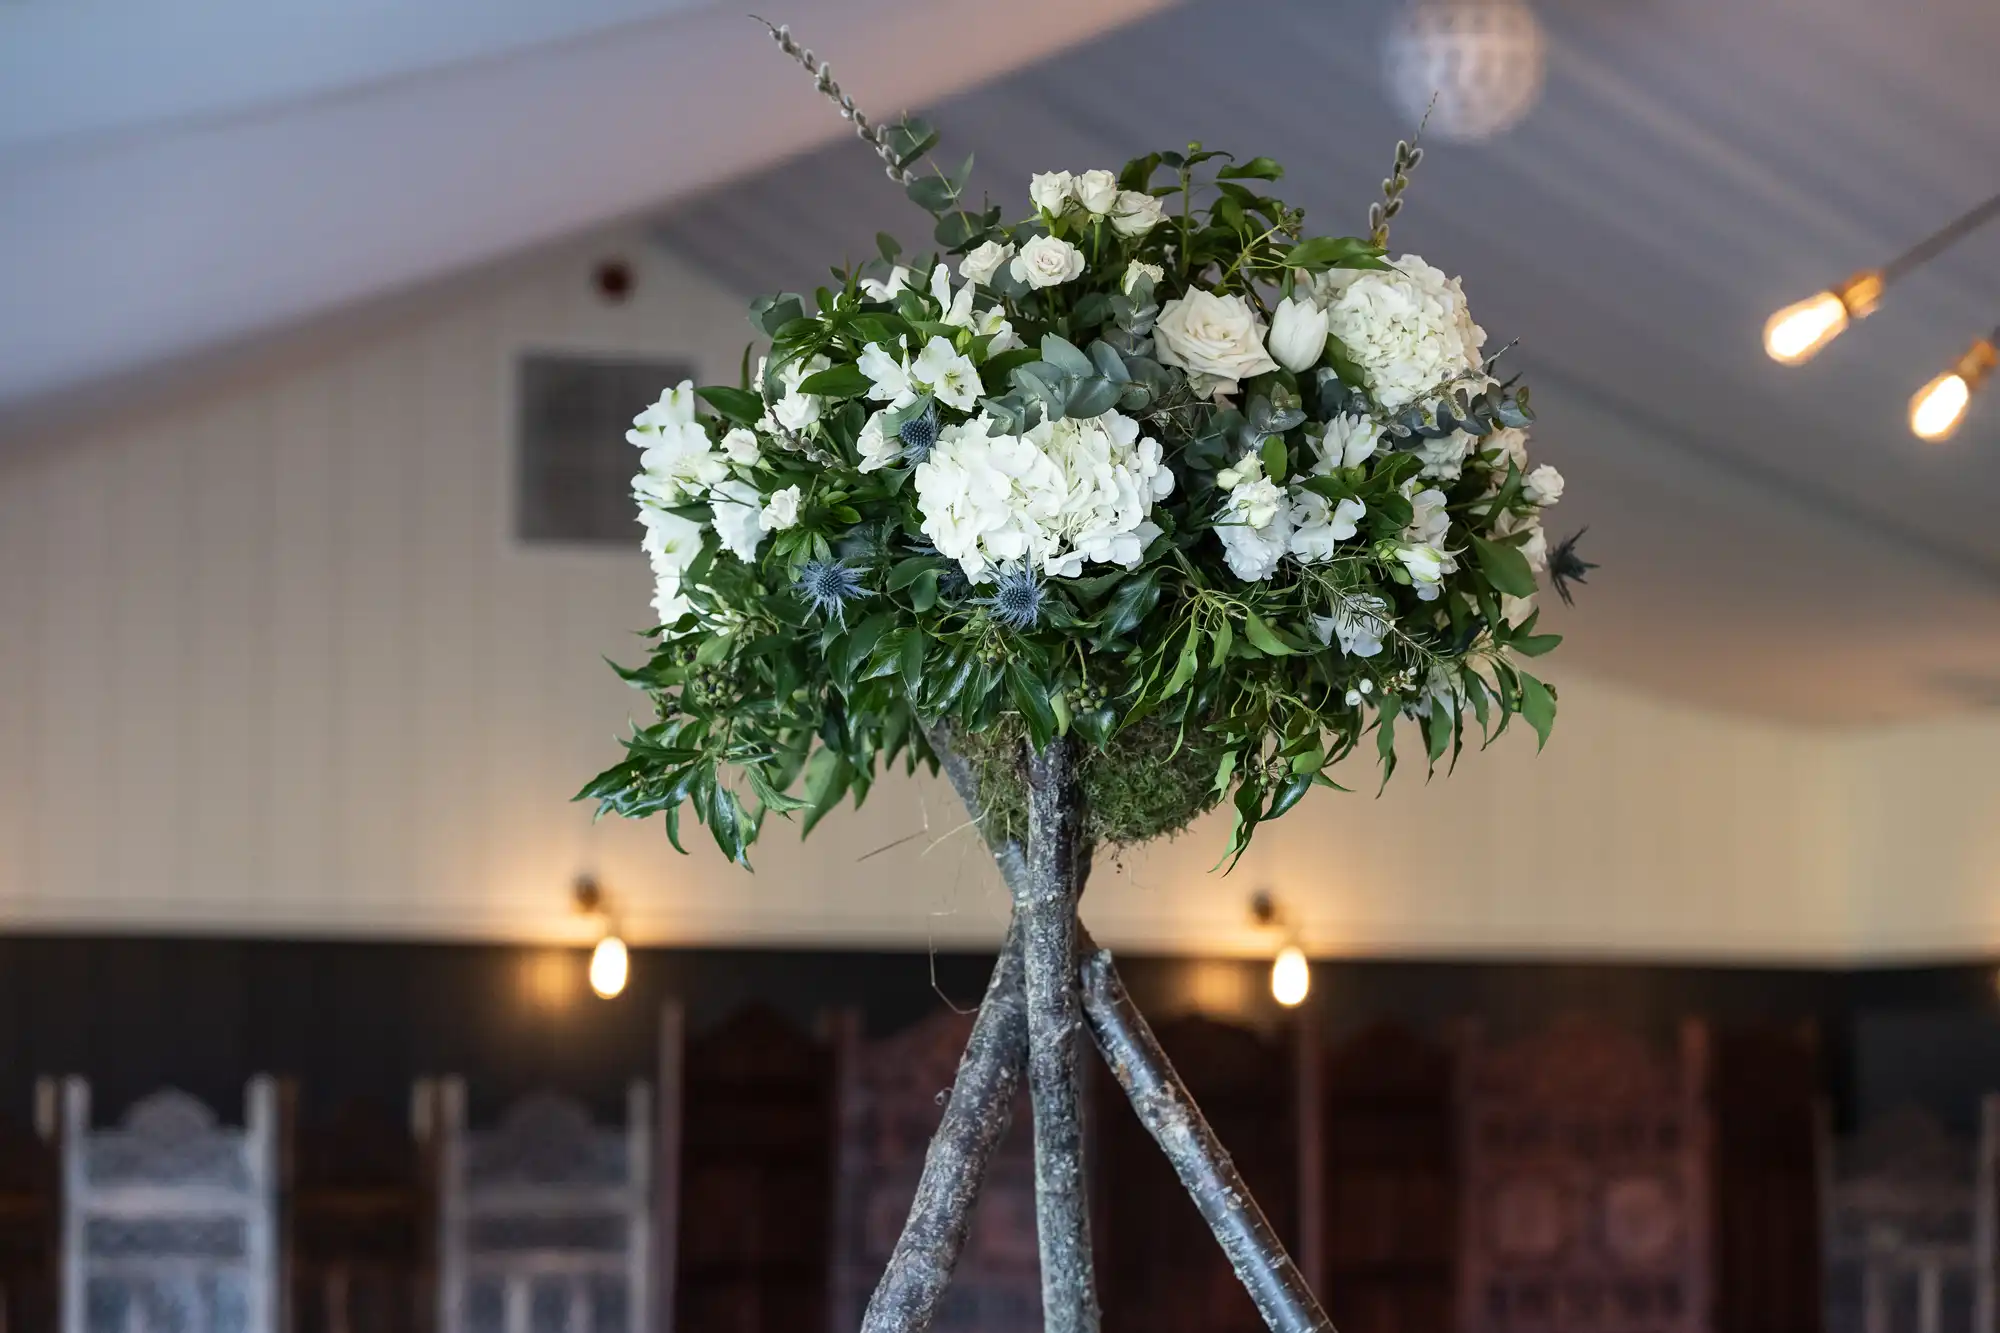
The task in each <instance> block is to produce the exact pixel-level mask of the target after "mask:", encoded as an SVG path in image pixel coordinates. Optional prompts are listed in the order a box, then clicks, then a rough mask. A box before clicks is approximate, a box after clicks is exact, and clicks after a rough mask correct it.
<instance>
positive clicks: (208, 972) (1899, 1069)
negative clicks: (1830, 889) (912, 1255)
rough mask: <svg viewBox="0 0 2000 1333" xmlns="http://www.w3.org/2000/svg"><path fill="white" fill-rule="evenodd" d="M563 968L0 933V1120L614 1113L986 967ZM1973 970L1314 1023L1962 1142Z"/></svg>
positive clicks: (815, 963)
mask: <svg viewBox="0 0 2000 1333" xmlns="http://www.w3.org/2000/svg"><path fill="white" fill-rule="evenodd" d="M584 963H585V955H584V953H583V952H582V951H580V950H570V949H539V948H528V947H513V946H497V945H434V944H403V943H379V942H367V943H360V942H339V941H311V942H297V941H257V940H236V939H228V940H223V939H183V938H128V937H68V936H64V937H55V936H28V935H15V936H0V1117H7V1118H17V1117H21V1116H24V1115H25V1114H26V1113H27V1109H28V1107H29V1104H30V1096H31V1087H32V1084H33V1080H34V1078H35V1077H36V1075H38V1074H69V1073H78V1074H84V1075H86V1076H88V1077H89V1078H90V1079H91V1081H92V1084H93V1087H94V1089H95V1100H96V1104H97V1115H98V1117H99V1118H100V1119H110V1118H114V1117H116V1116H117V1115H118V1114H119V1112H120V1111H121V1110H122V1109H123V1107H124V1106H126V1105H127V1104H129V1103H130V1102H131V1101H132V1100H134V1099H136V1098H137V1097H139V1096H142V1095H144V1094H145V1093H146V1092H148V1091H150V1090H152V1089H154V1088H157V1087H159V1086H160V1085H162V1084H172V1085H175V1086H178V1087H181V1088H184V1089H186V1090H188V1091H189V1092H192V1093H194V1094H195V1095H197V1096H199V1097H202V1098H203V1099H205V1100H207V1101H209V1102H210V1103H211V1104H214V1105H217V1106H219V1107H222V1108H225V1109H233V1108H235V1107H236V1106H237V1105H238V1104H239V1098H240V1093H241V1089H242V1085H243V1081H244V1079H245V1078H247V1077H248V1076H249V1075H250V1074H252V1073H255V1072H259V1071H267V1072H271V1073H277V1074H282V1075H289V1076H293V1077H295V1078H297V1079H298V1080H299V1085H300V1089H301V1094H302V1097H303V1099H304V1104H303V1107H302V1110H303V1111H304V1113H305V1114H306V1115H307V1116H308V1117H310V1116H313V1115H315V1114H316V1113H323V1112H325V1111H328V1110H330V1109H331V1108H332V1107H334V1106H336V1105H338V1104H339V1103H341V1102H344V1101H348V1100H351V1099H355V1098H366V1099H369V1100H373V1101H377V1102H379V1103H381V1104H383V1105H384V1106H390V1107H398V1106H401V1105H402V1104H403V1103H404V1101H405V1099H406V1098H407V1096H408V1090H409V1085H410V1082H411V1080H412V1079H414V1078H416V1077H419V1076H422V1075H425V1074H435V1073H444V1072H455V1073H462V1074H465V1075H466V1076H467V1077H468V1080H469V1083H470V1086H471V1088H472V1090H473V1096H474V1099H475V1111H477V1110H478V1109H479V1107H478V1105H477V1104H478V1103H480V1102H487V1103H494V1102H499V1101H504V1100H507V1099H511V1098H512V1097H513V1096H515V1095H517V1094H518V1093H520V1092H524V1091H527V1090H529V1089H532V1088H536V1087H543V1086H554V1087H558V1088H562V1089H564V1090H566V1091H568V1092H570V1093H572V1094H573V1095H576V1096H579V1097H582V1098H584V1099H585V1100H587V1101H589V1102H591V1103H593V1104H595V1105H596V1106H598V1107H600V1108H601V1109H602V1110H603V1112H604V1113H605V1114H607V1115H609V1114H614V1113H615V1112H617V1110H618V1108H619V1107H620V1105H621V1104H622V1103H621V1097H622V1089H623V1087H624V1085H625V1083H626V1081H627V1080H629V1079H633V1078H648V1077H651V1075H652V1072H653V1065H654V1059H655V1051H654V1043H655V1040H656V1015H657V1012H658V1008H659V1005H660V1003H661V1002H662V1001H663V1000H664V999H666V998H668V997H677V998H679V999H680V1000H681V1001H682V1002H683V1003H684V1004H685V1005H686V1006H687V1009H688V1014H689V1021H690V1024H691V1025H692V1026H693V1027H694V1028H695V1029H696V1030H697V1031H699V1030H701V1029H702V1028H704V1027H706V1026H708V1025H710V1024H713V1023H715V1022H717V1021H719V1020H720V1019H721V1018H723V1017H724V1016H726V1015H728V1014H729V1013H732V1012H734V1011H735V1010H736V1009H738V1008H740V1007H741V1006H742V1005H744V1004H746V1003H748V1002H750V1001H752V1000H760V1001H763V1002H765V1003H768V1004H771V1005H773V1006H775V1007H777V1008H778V1009H780V1010H781V1011H783V1012H785V1013H787V1014H789V1015H790V1016H791V1017H793V1018H794V1019H795V1020H797V1021H800V1022H810V1021H812V1020H813V1019H814V1018H815V1016H817V1015H819V1014H823V1013H827V1012H830V1011H832V1010H837V1009H852V1010H855V1011H857V1012H858V1013H859V1014H860V1015H861V1017H862V1022H863V1024H864V1027H865V1028H866V1030H868V1031H869V1032H871V1033H876V1034H881V1033H887V1032H891V1031H895V1030H898V1029H900V1028H902V1027H904V1026H906V1025H908V1024H909V1023H912V1022H914V1021H916V1020H917V1019H919V1018H921V1017H923V1016H924V1015H926V1014H927V1013H930V1012H932V1011H933V1010H934V1009H936V1008H937V1007H938V1006H941V1005H943V1004H945V1003H947V1002H950V1003H956V1004H958V1005H961V1006H969V1005H971V1004H973V1003H976V1002H977V999H978V996H979V993H980V989H981V987H982V985H983V984H984V980H985V975H986V970H987V967H988V960H987V959H986V958H985V957H982V956H977V955H967V954H938V955H936V956H935V957H933V956H929V955H926V954H922V953H861V952H832V951H781V950H721V949H692V950H636V951H635V952H634V954H633V967H632V981H631V984H630V986H629V987H628V989H627V990H626V992H625V993H624V994H623V995H622V996H620V997H619V998H618V999H616V1000H612V1001H603V1000H599V999H597V998H596V997H595V996H594V995H592V994H591V993H590V991H589V988H588V985H587V984H586V981H585V979H584ZM1121 967H1122V968H1123V970H1124V972H1125V975H1126V978H1127V981H1128V983H1129V984H1130V985H1131V988H1132V990H1133V991H1134V993H1135V995H1136V996H1137V998H1138V999H1139V1001H1140V1003H1141V1005H1142V1006H1144V1007H1145V1008H1146V1009H1147V1010H1148V1011H1149V1012H1151V1013H1155V1014H1157V1015H1159V1016H1160V1017H1162V1018H1164V1017H1168V1016H1171V1015H1173V1014H1177V1013H1186V1012H1190V1011H1197V1012H1206V1013H1209V1014H1211V1015H1213V1016H1216V1017H1221V1018H1226V1019H1230V1020H1232V1021H1236V1022H1247V1023H1250V1024H1252V1025H1262V1024H1268V1023H1271V1022H1274V1021H1275V1020H1276V1018H1277V1015H1278V1012H1279V1011H1278V1010H1277V1009H1276V1007H1275V1005H1274V1004H1273V1003H1272V1001H1271V1000H1270V998H1269V993H1268V990H1267V989H1266V986H1265V978H1264V968H1263V966H1262V965H1261V964H1257V963H1246V962H1227V961H1217V960H1204V959H1176V958H1156V957H1133V958H1129V959H1123V960H1121ZM1994 975H1995V974H1994V968H1993V967H1992V965H1990V964H1966V965H1962V966H1951V967H1928V968H1897V969H1871V970H1863V971H1848V972H1841V971H1832V970H1819V969H1804V968H1749V967H1742V968H1738V967H1676V966H1658V965H1630V964H1617V963H1601V964H1600V963H1588V964H1586V963H1535V962H1506V963H1501V962H1406V961H1349V960H1342V961H1321V962H1319V963H1318V964H1316V965H1315V968H1314V984H1313V993H1312V998H1311V1000H1310V1001H1309V1003H1310V1004H1311V1005H1313V1006H1314V1007H1315V1009H1316V1010H1317V1011H1318V1014H1319V1016H1320V1019H1321V1022H1322V1025H1323V1027H1324V1028H1325V1029H1326V1030H1328V1031H1329V1032H1330V1033H1331V1034H1333V1035H1336V1036H1337V1035H1338V1034H1339V1033H1341V1032H1343V1031H1345V1030H1349V1029H1352V1028H1355V1027H1358V1026H1360V1025H1362V1024H1364V1023H1367V1022H1371V1021H1374V1020H1376V1019H1380V1018H1398V1019H1401V1020H1403V1021H1405V1022H1407V1023H1410V1024H1411V1025H1412V1026H1415V1027H1418V1028H1420V1029H1424V1030H1428V1031H1432V1032H1435V1033H1439V1034H1444V1033H1446V1032H1448V1031H1449V1030H1450V1029H1451V1028H1452V1027H1453V1026H1454V1025H1456V1024H1458V1023H1460V1022H1462V1021H1465V1020H1468V1019H1470V1020H1474V1021H1477V1022H1480V1023H1482V1024H1484V1025H1485V1026H1486V1028H1487V1029H1488V1030H1489V1031H1492V1032H1496V1033H1505V1032H1510V1031H1521V1030H1526V1029H1530V1028H1533V1027H1535V1026H1538V1025H1540V1024H1542V1023H1544V1022H1546V1021H1548V1020H1549V1019H1551V1018H1554V1017H1556V1016H1558V1015H1561V1014H1564V1013H1577V1012H1586V1013H1592V1014H1597V1015H1600V1016H1604V1017H1608V1018H1612V1019H1614V1020H1616V1021H1618V1022H1620V1023H1623V1024H1625V1025H1628V1026H1631V1027H1634V1028H1637V1029H1640V1030H1644V1031H1649V1032H1654V1033H1659V1034H1664V1033H1666V1032H1667V1031H1668V1030H1669V1029H1670V1028H1671V1027H1672V1026H1673V1025H1675V1024H1676V1023H1678V1022H1679V1021H1680V1019H1682V1018H1683V1017H1685V1016H1690V1015H1692V1016H1699V1017H1704V1018H1707V1019H1709V1020H1711V1021H1712V1022H1713V1023H1715V1024H1716V1025H1718V1026H1719V1027H1779V1028H1786V1029H1794V1030H1797V1029H1807V1030H1810V1031H1812V1032H1813V1033H1815V1034H1816V1039H1817V1042H1818V1046H1819V1051H1820V1056H1821V1068H1822V1071H1823V1077H1824V1080H1825V1086H1826V1091H1827V1093H1828V1095H1829V1097H1830V1098H1831V1099H1832V1101H1833V1104H1834V1106H1835V1108H1836V1112H1837V1114H1838V1115H1839V1117H1840V1118H1841V1120H1842V1121H1844V1122H1851V1121H1852V1120H1853V1118H1854V1117H1855V1116H1856V1115H1858V1114H1873V1113H1875V1112H1879V1111H1881V1110H1884V1109H1887V1108H1889V1107H1891V1106H1894V1105H1896V1104H1899V1103H1901V1102H1904V1101H1916V1102H1918V1103H1919V1104H1922V1105H1925V1106H1927V1108H1928V1109H1930V1110H1932V1111H1933V1112H1934V1113H1936V1114H1938V1115H1940V1116H1942V1117H1944V1118H1945V1119H1946V1120H1947V1121H1949V1122H1951V1123H1954V1124H1956V1125H1959V1126H1961V1127H1964V1126H1969V1125H1970V1124H1971V1122H1972V1118H1973V1115H1974V1110H1973V1101H1974V1099H1975V1098H1976V1096H1977V1094H1978V1092H1979V1091H1981V1090H1983V1089H1986V1088H2000V997H1996V992H1995V988H1994Z"/></svg>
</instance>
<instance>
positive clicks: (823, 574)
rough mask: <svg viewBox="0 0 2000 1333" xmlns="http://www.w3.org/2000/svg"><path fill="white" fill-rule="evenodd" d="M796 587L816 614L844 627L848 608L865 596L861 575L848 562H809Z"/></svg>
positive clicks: (800, 573)
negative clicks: (832, 619)
mask: <svg viewBox="0 0 2000 1333" xmlns="http://www.w3.org/2000/svg"><path fill="white" fill-rule="evenodd" d="M792 586H793V587H795V588H797V589H798V590H799V596H801V597H803V598H805V599H806V602H807V603H808V604H809V605H810V606H811V607H812V608H813V610H815V611H817V612H819V613H820V614H821V615H823V616H832V617H833V618H834V619H836V620H838V621H840V622H841V623H842V624H843V625H844V624H846V623H847V616H846V613H845V610H844V608H845V604H846V603H847V602H848V601H849V600H850V599H851V598H855V597H860V596H862V595H863V589H862V587H861V571H860V570H858V569H856V568H854V566H852V565H850V564H848V563H847V562H846V561H845V560H808V561H806V563H805V564H804V566H802V567H801V568H800V570H799V576H798V577H797V578H796V579H794V580H793V581H792Z"/></svg>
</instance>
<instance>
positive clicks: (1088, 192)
mask: <svg viewBox="0 0 2000 1333" xmlns="http://www.w3.org/2000/svg"><path fill="white" fill-rule="evenodd" d="M1076 201H1077V202H1078V203H1079V204H1082V205H1083V206H1084V207H1085V208H1086V209H1088V210H1089V211H1090V212H1092V213H1095V214H1097V215H1098V216H1099V217H1102V216H1103V215H1104V214H1106V213H1109V212H1110V211H1111V210H1112V208H1113V207H1114V206H1116V204H1117V203H1118V178H1117V177H1116V176H1114V175H1112V174H1111V173H1110V172H1108V171H1086V172H1084V173H1083V174H1082V175H1081V176H1078V177H1077V178H1076Z"/></svg>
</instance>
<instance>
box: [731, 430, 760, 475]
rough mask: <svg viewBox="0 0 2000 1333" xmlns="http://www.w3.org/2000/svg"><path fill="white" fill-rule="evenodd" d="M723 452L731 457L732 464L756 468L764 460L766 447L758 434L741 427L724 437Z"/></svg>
mask: <svg viewBox="0 0 2000 1333" xmlns="http://www.w3.org/2000/svg"><path fill="white" fill-rule="evenodd" d="M722 452H723V453H725V454H728V455H729V461H730V462H732V463H740V464H742V465H743V466H744V467H756V466H757V464H758V463H759V462H761V461H763V458H764V446H763V444H762V442H761V441H759V440H758V439H757V432H756V431H754V430H745V429H744V428H743V427H741V426H737V427H735V428H734V429H733V430H731V431H730V432H729V433H728V434H727V435H724V436H723V437H722Z"/></svg>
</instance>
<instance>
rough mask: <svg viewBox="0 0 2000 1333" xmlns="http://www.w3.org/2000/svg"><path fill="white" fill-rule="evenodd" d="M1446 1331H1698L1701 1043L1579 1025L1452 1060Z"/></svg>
mask: <svg viewBox="0 0 2000 1333" xmlns="http://www.w3.org/2000/svg"><path fill="white" fill-rule="evenodd" d="M1459 1077H1460V1095H1459V1134H1460V1139H1459V1145H1460V1146H1459V1160H1460V1163H1461V1169H1462V1171H1463V1182H1464V1183H1463V1186H1462V1190H1463V1193H1462V1207H1461V1210H1460V1222H1459V1225H1460V1260H1459V1320H1458V1326H1459V1328H1460V1330H1461V1333H1512V1331H1513V1330H1517V1329H1522V1328H1533V1329H1536V1330H1541V1331H1543V1333H1703V1331H1704V1330H1707V1329H1709V1328H1710V1327H1712V1316H1713V1309H1712V1302H1711V1300H1710V1292H1711V1291H1712V1286H1711V1264H1712V1258H1711V1252H1710V1237H1711V1235H1712V1228H1713V1209H1712V1204H1711V1201H1710V1192H1709V1161H1710V1145H1711V1141H1712V1118H1711V1115H1710V1112H1709V1109H1708V1104H1707V1081H1708V1042H1707V1034H1706V1030H1705V1029H1704V1028H1703V1027H1702V1025H1701V1024H1699V1023H1694V1022H1690V1023H1687V1024H1684V1025H1683V1027H1682V1029H1681V1033H1680V1042H1679V1045H1678V1049H1676V1050H1673V1051H1663V1050H1658V1049H1656V1048H1655V1047H1654V1046H1653V1044H1652V1043H1650V1042H1647V1041H1645V1040H1644V1039H1642V1038H1641V1037H1639V1036H1637V1035H1636V1034H1633V1033H1630V1032H1625V1031H1621V1030H1619V1029H1616V1028H1613V1027H1611V1026H1609V1025H1608V1024H1605V1023H1601V1022H1594V1021H1587V1020H1581V1019H1579V1020H1571V1021H1565V1022H1561V1023H1557V1024H1555V1025H1553V1026H1551V1027H1550V1028H1548V1029H1546V1030H1544V1031H1542V1032H1540V1033H1537V1034H1535V1035H1533V1036H1529V1037H1525V1038H1523V1039H1520V1040H1518V1041H1513V1042H1506V1043H1492V1044H1489V1043H1486V1042H1483V1041H1481V1040H1480V1039H1479V1037H1478V1035H1477V1033H1476V1032H1468V1033H1467V1037H1466V1041H1465V1047H1464V1051H1463V1054H1462V1057H1461V1059H1460V1061H1459Z"/></svg>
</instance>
